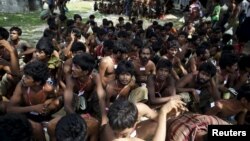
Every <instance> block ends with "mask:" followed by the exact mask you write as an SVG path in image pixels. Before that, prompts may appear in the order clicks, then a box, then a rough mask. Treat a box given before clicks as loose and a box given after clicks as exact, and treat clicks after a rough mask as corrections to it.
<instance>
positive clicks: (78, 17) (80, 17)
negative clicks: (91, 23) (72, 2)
mask: <svg viewBox="0 0 250 141" xmlns="http://www.w3.org/2000/svg"><path fill="white" fill-rule="evenodd" d="M76 19H80V20H82V16H80V15H79V14H74V21H76Z"/></svg>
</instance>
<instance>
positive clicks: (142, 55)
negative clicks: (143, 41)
mask: <svg viewBox="0 0 250 141" xmlns="http://www.w3.org/2000/svg"><path fill="white" fill-rule="evenodd" d="M150 55H151V54H150V50H149V49H148V48H144V49H142V51H141V53H140V58H141V61H142V62H144V63H147V62H148V61H149V59H150Z"/></svg>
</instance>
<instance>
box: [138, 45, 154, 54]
mask: <svg viewBox="0 0 250 141" xmlns="http://www.w3.org/2000/svg"><path fill="white" fill-rule="evenodd" d="M144 49H149V51H150V54H152V53H153V49H152V48H151V47H149V46H144V47H142V48H140V50H139V54H141V53H142V50H144Z"/></svg>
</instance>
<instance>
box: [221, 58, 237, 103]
mask: <svg viewBox="0 0 250 141" xmlns="http://www.w3.org/2000/svg"><path fill="white" fill-rule="evenodd" d="M219 66H220V70H219V72H218V73H217V75H216V83H217V85H218V88H219V91H220V92H221V94H222V96H223V99H229V98H230V97H231V96H230V94H229V93H228V92H229V88H230V87H233V86H234V84H233V83H234V82H235V79H236V76H237V68H238V57H237V55H236V54H232V53H224V54H223V53H222V55H221V58H220V60H219Z"/></svg>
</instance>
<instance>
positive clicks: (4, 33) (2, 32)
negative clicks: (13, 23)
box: [0, 27, 10, 40]
mask: <svg viewBox="0 0 250 141" xmlns="http://www.w3.org/2000/svg"><path fill="white" fill-rule="evenodd" d="M9 35H10V34H9V32H8V30H7V29H5V28H3V27H0V40H2V39H4V40H8V38H9Z"/></svg>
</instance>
